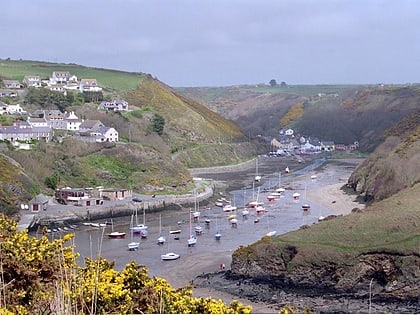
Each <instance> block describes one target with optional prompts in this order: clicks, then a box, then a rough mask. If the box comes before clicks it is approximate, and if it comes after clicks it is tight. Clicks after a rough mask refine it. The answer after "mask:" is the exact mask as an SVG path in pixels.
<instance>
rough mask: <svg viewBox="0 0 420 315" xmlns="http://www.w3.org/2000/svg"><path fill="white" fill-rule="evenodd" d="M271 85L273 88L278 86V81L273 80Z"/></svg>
mask: <svg viewBox="0 0 420 315" xmlns="http://www.w3.org/2000/svg"><path fill="white" fill-rule="evenodd" d="M269 83H270V86H271V87H275V86H277V81H276V80H275V79H271V80H270V82H269Z"/></svg>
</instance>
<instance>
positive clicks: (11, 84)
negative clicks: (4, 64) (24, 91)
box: [3, 80, 22, 89]
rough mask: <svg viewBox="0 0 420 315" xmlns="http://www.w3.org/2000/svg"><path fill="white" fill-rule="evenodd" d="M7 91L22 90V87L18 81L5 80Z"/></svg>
mask: <svg viewBox="0 0 420 315" xmlns="http://www.w3.org/2000/svg"><path fill="white" fill-rule="evenodd" d="M3 83H4V87H5V88H6V89H20V88H21V87H22V85H21V84H20V82H19V81H17V80H3Z"/></svg>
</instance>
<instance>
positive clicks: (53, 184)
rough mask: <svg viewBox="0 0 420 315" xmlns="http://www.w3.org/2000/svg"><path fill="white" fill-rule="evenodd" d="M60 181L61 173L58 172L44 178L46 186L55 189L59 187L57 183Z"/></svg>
mask: <svg viewBox="0 0 420 315" xmlns="http://www.w3.org/2000/svg"><path fill="white" fill-rule="evenodd" d="M59 182H60V175H58V174H57V173H54V174H53V175H51V176H48V177H46V178H45V180H44V184H45V186H47V187H48V188H51V189H53V190H56V189H57V185H58V183H59Z"/></svg>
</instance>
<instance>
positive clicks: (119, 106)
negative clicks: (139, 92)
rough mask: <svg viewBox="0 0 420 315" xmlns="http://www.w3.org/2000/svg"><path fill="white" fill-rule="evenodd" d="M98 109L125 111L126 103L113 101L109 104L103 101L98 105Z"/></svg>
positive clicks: (126, 108)
mask: <svg viewBox="0 0 420 315" xmlns="http://www.w3.org/2000/svg"><path fill="white" fill-rule="evenodd" d="M98 109H99V110H107V111H127V110H128V103H127V102H126V101H124V100H113V101H111V102H107V101H103V102H101V103H100V104H99V106H98Z"/></svg>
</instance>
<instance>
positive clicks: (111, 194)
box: [101, 189, 133, 200]
mask: <svg viewBox="0 0 420 315" xmlns="http://www.w3.org/2000/svg"><path fill="white" fill-rule="evenodd" d="M101 196H102V198H103V199H104V200H121V199H126V198H129V199H131V197H132V196H133V191H132V190H129V189H103V190H102V191H101Z"/></svg>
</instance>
